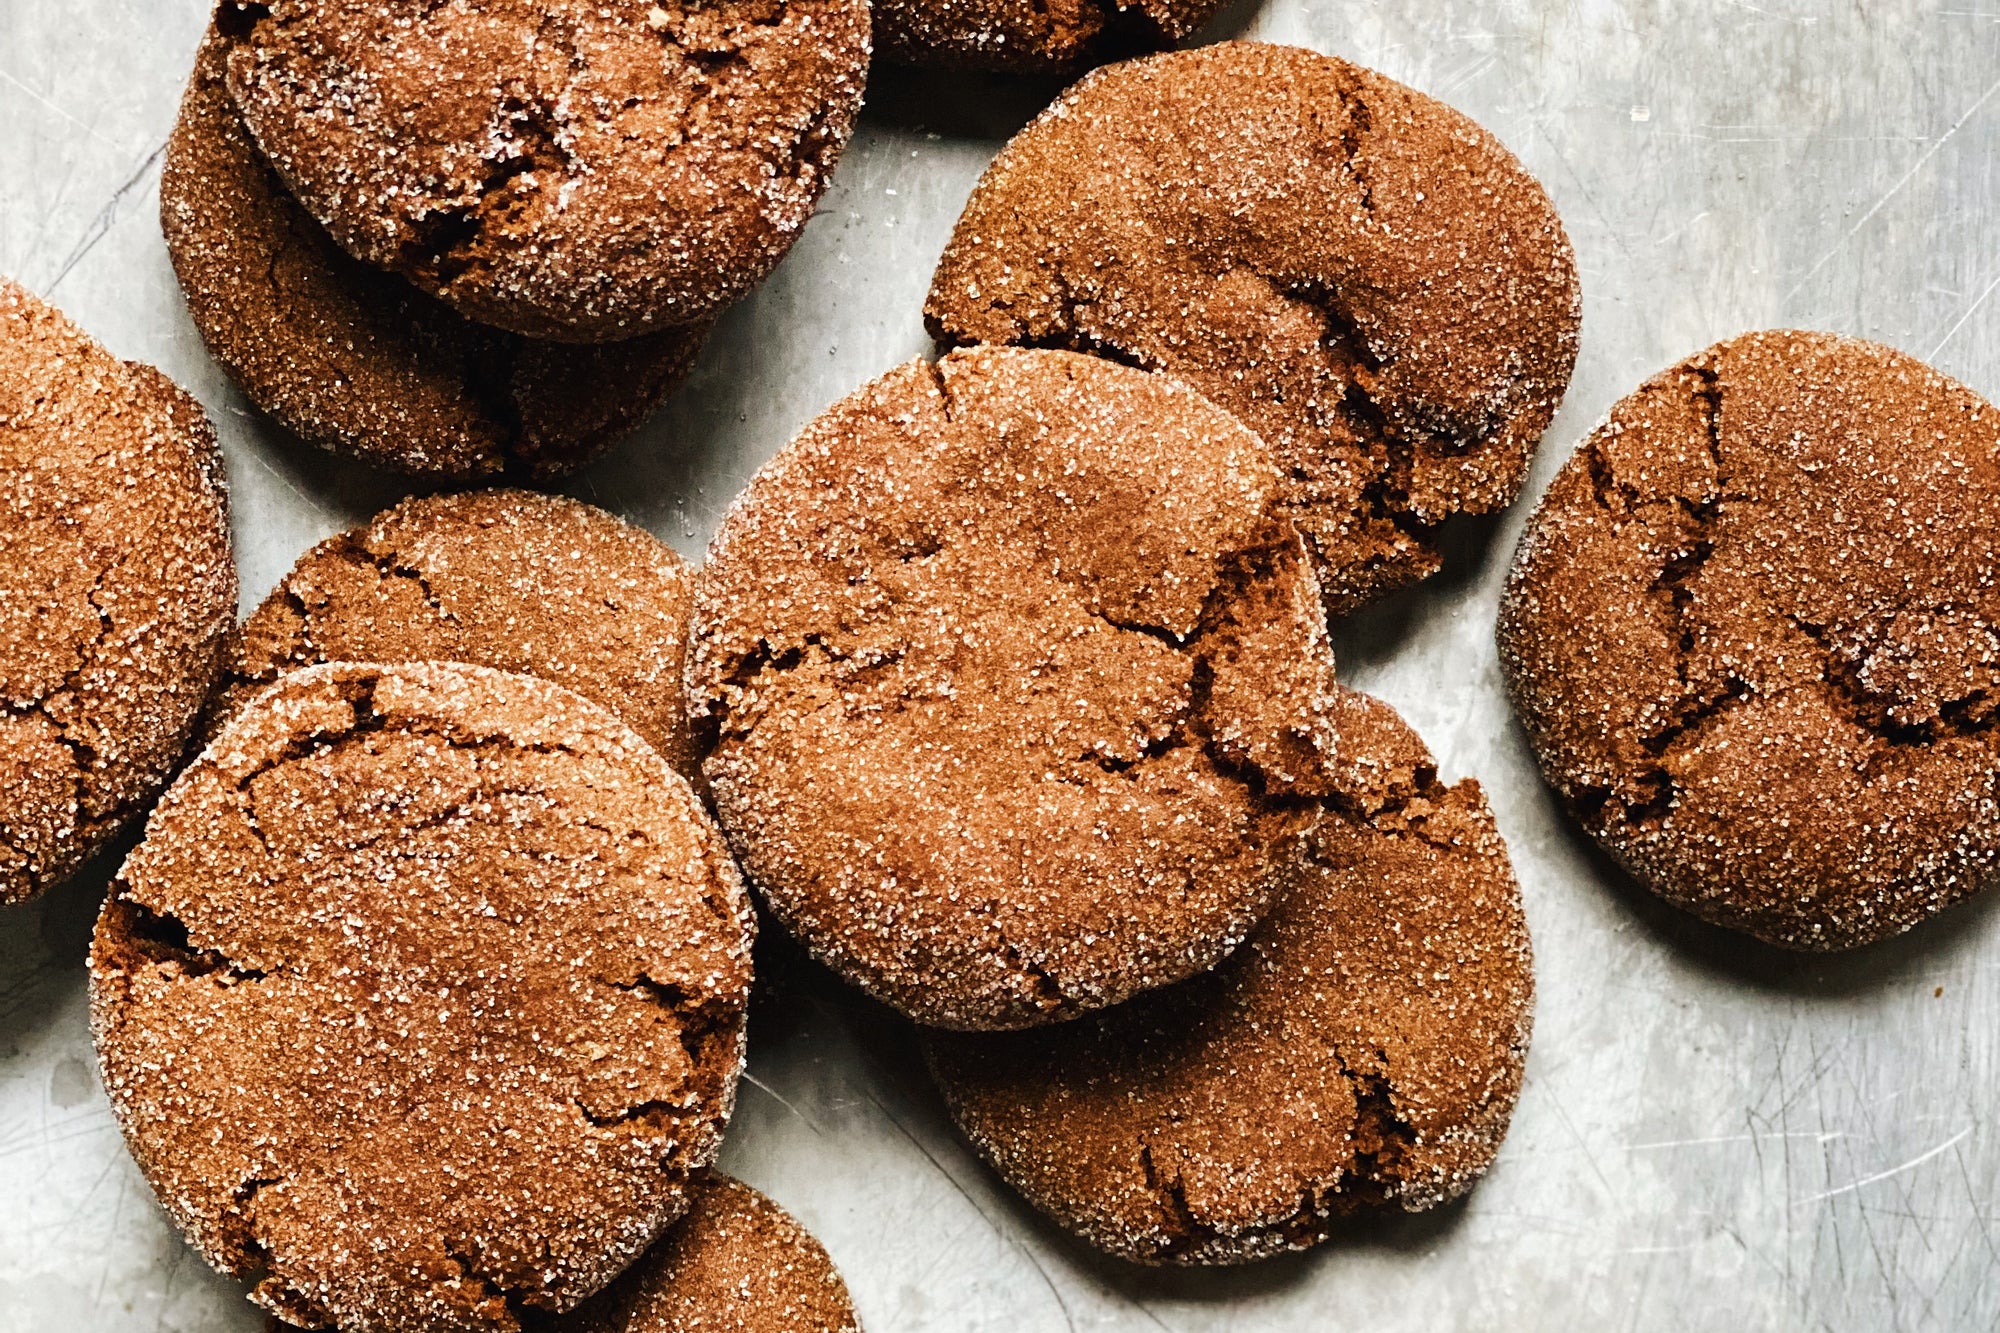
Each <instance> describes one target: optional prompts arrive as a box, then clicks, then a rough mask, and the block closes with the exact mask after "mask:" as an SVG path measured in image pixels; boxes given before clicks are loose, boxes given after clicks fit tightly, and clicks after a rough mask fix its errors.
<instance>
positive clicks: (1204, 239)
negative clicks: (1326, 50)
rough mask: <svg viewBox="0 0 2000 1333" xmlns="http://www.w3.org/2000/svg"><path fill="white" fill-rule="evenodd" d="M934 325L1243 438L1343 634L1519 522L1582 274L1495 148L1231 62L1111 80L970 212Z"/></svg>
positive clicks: (995, 174)
mask: <svg viewBox="0 0 2000 1333" xmlns="http://www.w3.org/2000/svg"><path fill="white" fill-rule="evenodd" d="M925 317H926V320H927V322H928V324H929V326H930V328H931V331H932V333H933V334H934V335H935V336H936V337H937V338H939V339H940V340H941V341H943V342H945V343H947V344H965V343H1013V344H1018V345H1027V346H1039V347H1066V348H1071V349H1074V350H1077V351H1087V352H1094V353H1097V354H1099V355H1102V356H1107V357H1111V358H1113V359H1115V360H1119V361H1124V362H1128V363H1130V364H1134V365H1138V366H1140V367H1143V368H1145V369H1148V370H1161V371H1166V372H1169V373H1171V374H1173V375H1175V376H1177V377H1179V378H1181V379H1183V380H1186V381H1187V382H1188V383H1190V384H1192V385H1193V386H1194V387H1195V388H1197V389H1199V390H1200V391H1201V392H1202V393H1204V394H1206V395H1207V396H1208V397H1209V398H1211V399H1213V400H1214V401H1215V402H1216V403H1218V404H1220V405H1221V406H1223V407H1226V408H1228V409H1229V410H1230V411H1232V412H1234V413H1236V414H1237V415H1238V416H1240V417H1241V418H1242V419H1243V421H1244V422H1245V423H1246V424H1247V425H1249V426H1250V427H1251V428H1252V429H1254V430H1255V431H1257V432H1258V433H1259V434H1260V435H1262V436H1263V437H1264V440H1265V443H1267V444H1268V445H1269V446H1270V447H1271V450H1272V452H1273V453H1274V454H1275V455H1276V457H1277V460H1278V465H1279V467H1280V469H1281V470H1282V471H1283V472H1284V474H1285V478H1286V482H1285V505H1286V512H1287V513H1288V514H1289V515H1290V517H1291V519H1292V521H1293V523H1294V524H1295V525H1296V526H1297V527H1298V529H1299V531H1300V532H1301V533H1302V534H1303V535H1304V537H1305V539H1306V543H1307V545H1308V547H1310V548H1311V550H1312V552H1313V555H1314V560H1315V565H1316V568H1317V570H1318V573H1319V580H1320V585H1321V590H1322V592H1323V593H1324V594H1325V597H1326V603H1327V609H1328V611H1329V612H1330V613H1333V614H1340V613H1342V612H1345V611H1348V610H1351V609H1353V608H1354V607H1356V606H1359V605H1361V604H1362V603H1364V602H1366V601H1368V600H1369V599H1371V598H1373V597H1376V596H1379V595H1381V594H1382V593H1385V592H1389V591H1391V590H1393V589H1396V588H1399V587H1402V586H1404V585H1406V584H1409V583H1412V582H1415V581H1416V580H1418V579H1421V578H1423V577H1425V576H1427V575H1429V574H1431V573H1433V572H1435V571H1436V570H1437V568H1438V566H1439V562H1440V554H1439V551H1438V547H1437V527H1438V525H1439V524H1441V523H1443V522H1444V521H1445V520H1446V519H1448V518H1450V517H1452V516H1453V515H1455V514H1481V513H1490V512H1492V511H1494V510H1497V509H1501V508H1504V507H1505V506H1506V505H1508V504H1510V503H1512V502H1513V499H1514V497H1515V495H1516V494H1517V492H1518V491H1519V489H1520V486H1521V482H1522V479H1523V477H1524V476H1525V475H1526V472H1527V467H1528V461H1529V458H1530V456H1531V455H1532V453H1533V451H1534V448H1535V445H1536V444H1537V442H1538V441H1539V440H1540V439H1541V436H1542V432H1543V431H1544V430H1545V429H1546V428H1547V427H1548V424H1549V421H1550V419H1551V418H1552V417H1553V416H1554V415H1555V411H1556V408H1557V406H1558V405H1559V404H1560V403H1561V401H1562V396H1563V392H1564V390H1565V388H1566V387H1567V386H1568V383H1569V375H1570V370H1571V368H1572V367H1573V366H1574V365H1575V362H1576V353H1577V330H1578V326H1579V323H1580V319H1581V304H1580V295H1579V289H1578V285H1577V274H1576V264H1575V260H1574V257H1573V255H1572V253H1571V250H1570V245H1569V240H1568V238H1567V237H1566V236H1565V235H1564V233H1563V228H1562V223H1561V221H1560V219H1558V218H1557V216H1556V214H1555V210H1554V209H1553V208H1552V207H1551V206H1550V203H1549V200H1548V196H1547V195H1545V194H1544V193H1543V191H1542V188H1541V186H1540V185H1539V184H1537V183H1536V182H1535V180H1534V178H1533V177H1531V176H1529V175H1528V174H1527V172H1526V171H1524V170H1523V169H1522V167H1521V164H1520V163H1519V162H1518V161H1516V160H1515V158H1514V156H1513V155H1512V154H1511V153H1509V152H1508V151H1507V150H1506V149H1505V148H1504V147H1502V146H1501V144H1500V143H1499V141H1498V140H1496V139H1495V138H1494V137H1493V136H1492V135H1490V134H1488V133H1487V132H1486V131H1485V130H1482V129H1481V128H1480V127H1479V126H1477V125H1475V124H1473V123H1472V122H1471V121H1470V120H1468V119H1466V118H1465V117H1464V116H1462V115H1460V114H1459V113H1458V112H1456V111H1453V110H1452V109H1451V108H1449V107H1447V106H1445V105H1444V104H1442V103H1440V102H1436V101H1433V100H1432V99H1430V98H1428V97H1425V96H1423V95H1422V94H1420V93H1417V92H1413V91H1412V90H1410V89H1408V88H1405V87H1404V86H1402V85H1401V84H1399V83H1395V82H1393V81H1391V80H1389V79H1386V78H1384V77H1382V76H1381V75H1379V74H1376V73H1373V72H1372V71H1369V70H1365V69H1360V68H1357V67H1355V66H1353V65H1350V64H1347V63H1346V62H1344V61H1341V60H1337V59H1334V58H1333V57H1330V56H1322V55H1318V54H1315V53H1313V52H1310V51H1303V50H1299V49H1297V48H1293V47H1285V46H1271V45H1266V44H1262V43H1254V42H1224V43H1221V44H1219V45H1215V46H1206V47H1202V48H1200V49H1197V50H1193V51H1181V52H1175V53H1172V54H1168V55H1161V56H1154V57H1149V58H1147V59H1143V60H1135V61H1132V62H1130V63H1127V64H1123V65H1116V66H1113V67H1110V68H1108V69H1103V70H1099V71H1097V72H1096V73H1094V74H1092V75H1090V76H1088V77H1087V78H1085V79H1083V80H1081V81H1080V82H1079V83H1077V84H1076V86H1075V87H1073V88H1071V89H1070V90H1069V92H1067V93H1065V94H1064V95H1063V97H1062V98H1061V99H1060V100H1058V101H1057V102H1056V103H1055V104H1054V105H1053V106H1051V107H1050V108H1049V109H1048V110H1047V111H1045V112H1043V113H1042V115H1041V117H1040V118H1039V119H1037V120H1036V121H1035V122H1034V123H1033V124H1031V125H1029V126H1028V128H1027V129H1025V130H1023V131H1022V132H1021V133H1020V134H1019V135H1017V136H1016V137H1015V138H1014V140H1013V142H1011V143H1010V144H1008V145H1007V147H1006V149H1005V150H1004V151H1002V152H1001V154H1000V155H999V157H997V158H996V159H995V160H994V162H993V164H992V166H991V167H989V168H988V169H987V172H986V175H985V176H984V177H982V178H981V180H980V182H979V185H978V187H977V188H976V189H975V190H974V191H973V195H972V198H971V201H970V202H969V203H968V204H967V205H966V209H965V213H964V214H963V216H961V217H960V219H959V221H958V225H957V227H956V228H955V229H954V231H953V232H952V238H951V243H950V245H949V246H948V247H947V248H946V250H945V253H944V257H943V259H942V261H941V262H940V263H939V265H938V270H937V274H936V276H935V278H934V279H933V281H932V285H931V291H930V296H929V299H928V301H927V302H926V304H925Z"/></svg>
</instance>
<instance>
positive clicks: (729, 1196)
mask: <svg viewBox="0 0 2000 1333" xmlns="http://www.w3.org/2000/svg"><path fill="white" fill-rule="evenodd" d="M271 1327H272V1329H273V1333H288V1330H289V1329H290V1326H289V1325H284V1324H278V1323H273V1324H272V1325H271ZM542 1327H546V1328H547V1329H548V1330H549V1333H694V1331H695V1330H700V1333H860V1329H861V1325H860V1322H859V1321H858V1320H857V1319H856V1318H855V1315H854V1306H853V1304H852V1302H850V1301H849V1299H848V1296H847V1284H846V1283H844V1282H842V1281H841V1280H840V1273H839V1272H838V1271H837V1270H836V1269H835V1268H834V1266H833V1260H832V1259H830V1258H828V1257H827V1253H826V1250H825V1248H824V1247H823V1246H821V1245H820V1243H819V1242H818V1241H817V1240H814V1239H813V1237H812V1236H811V1234H810V1233H808V1232H807V1231H806V1229H805V1228H804V1227H802V1226H800V1225H799V1224H798V1223H797V1222H795V1221H794V1220H792V1216H791V1214H789V1213H787V1212H786V1211H785V1210H784V1209H782V1208H780V1207H779V1206H778V1205H777V1204H775V1203H772V1202H771V1201H770V1200H769V1199H767V1198H765V1197H764V1196H763V1195H761V1194H759V1193H758V1192H757V1191H756V1190H753V1189H751V1188H750V1187H749V1186H748V1185H745V1184H742V1183H740V1182H738V1181H734V1180H731V1179H730V1178H729V1177H727V1176H723V1175H712V1176H710V1177H708V1179H707V1181H706V1182H705V1183H704V1184H702V1185H700V1186H699V1187H697V1188H696V1189H695V1191H694V1203H693V1205H692V1206H690V1207H689V1209H688V1211H687V1215H686V1216H685V1217H683V1218H682V1219H681V1220H680V1221H679V1222H677V1223H676V1224H675V1225H674V1228H673V1230H671V1231H669V1232H668V1233H667V1234H666V1237H665V1239H663V1240H661V1241H660V1242H659V1243H658V1244H657V1245H655V1246H653V1248H652V1249H650V1250H648V1251H646V1253H645V1254H644V1255H642V1256H641V1257H640V1258H639V1260H638V1262H636V1263H634V1264H633V1265H632V1266H631V1267H630V1268H628V1269H626V1270H625V1273H624V1276H622V1277H620V1278H619V1279H618V1280H617V1281H616V1282H614V1283H612V1284H611V1285H610V1286H609V1287H607V1288H605V1289H604V1290H603V1291H602V1292H600V1293H598V1294H597V1295H596V1296H593V1297H591V1298H590V1299H589V1300H588V1301H586V1302H584V1303H583V1304H582V1305H581V1306H579V1307H577V1309H575V1310H574V1311H572V1312H571V1313H569V1314H567V1315H564V1316H562V1317H560V1318H557V1319H554V1320H550V1321H547V1322H546V1323H545V1324H544V1325H542Z"/></svg>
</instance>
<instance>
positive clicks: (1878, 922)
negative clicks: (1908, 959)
mask: <svg viewBox="0 0 2000 1333" xmlns="http://www.w3.org/2000/svg"><path fill="white" fill-rule="evenodd" d="M1996 625H2000V415H1996V413H1995V411H1994V409H1993V408H1992V406H1990V405H1989V404H1988V403H1986V402H1985V401H1984V400H1983V399H1981V398H1979V397H1978V396H1977V395H1976V394H1974V393H1972V392H1971V391H1970V390H1968V389H1966V388H1965V387H1964V386H1962V385H1960V384H1958V383H1956V382H1954V381H1952V380H1950V379H1947V378H1946V377H1944V376H1943V375H1940V374H1938V373H1937V372H1936V371H1933V370H1931V369H1930V368H1929V367H1927V366H1925V365H1923V364H1922V363H1920V362H1918V361H1915V360H1913V359H1911V358H1910V357H1908V356H1905V355H1903V354H1901V353H1899V352H1896V351H1893V350H1892V349H1890V348H1887V347H1882V346H1879V345H1877V344H1873V343H1866V342H1860V341H1857V340H1855V339H1851V338H1840V337H1834V336H1831V335H1827V334H1818V333H1800V332H1794V331H1776V332H1768V333H1756V334H1750V335H1746V336H1745V337H1742V338H1738V339H1735V340H1732V341H1729V342H1724V343H1719V344H1717V345H1716V346H1714V347H1711V348H1709V349H1708V350H1706V351H1704V352H1702V353H1700V354H1698V355H1696V356H1693V357H1690V358H1689V359H1688V360H1686V361H1683V362H1682V363H1680V364H1679V365H1677V366H1674V367H1673V368H1672V369H1670V370H1667V371H1665V372H1663V373H1662V374H1660V375H1658V376H1656V377H1654V378H1653V379H1651V380H1649V381H1647V382H1646V384H1645V385H1643V386H1642V387H1641V388H1640V389H1639V390H1638V391H1637V392H1636V393H1634V394H1633V395H1632V396H1631V397H1629V398H1627V399H1625V400H1624V401H1623V402H1621V403H1619V404H1618V405H1617V406H1616V407H1615V408H1613V409H1612V412H1611V416H1610V418H1609V420H1607V421H1606V422H1605V423H1604V425H1602V426H1601V427H1599V428H1598V430H1597V431H1596V433H1595V434H1593V435H1592V436H1591V437H1590V438H1589V439H1588V440H1587V441H1585V442H1584V444H1583V445H1582V447H1581V448H1579V449H1578V450H1577V452H1576V454H1575V456H1574V457H1572V458H1571V459H1570V460H1569V462H1568V463H1567V464H1565V465H1564V467H1563V469H1562V471H1561V472H1560V473H1558V474H1557V476H1556V479H1555V482H1554V483H1553V484H1552V485H1551V486H1550V488H1549V492H1548V495H1547V496H1546V497H1545V498H1544V499H1543V501H1542V504H1541V507H1540V508H1539V510H1538V511H1537V512H1536V514H1535V517H1534V519H1533V521H1532V522H1531V523H1530V525H1529V527H1528V530H1527V532H1526V533H1525V534H1524V536H1523V537H1522V541H1521V547H1520V551H1519V553H1518V555H1517V558H1516V561H1515V566H1514V570H1513V574H1512V577H1511V578H1510V579H1509V581H1508V584H1507V592H1506V597H1505V600H1504V602H1503V605H1502V610H1501V617H1500V627H1499V639H1500V660H1501V665H1502V667H1503V669H1504V671H1505V674H1506V679H1507V685H1508V690H1509V692H1510V694H1511V695H1512V697H1513V701H1514V706H1515V709H1516V711H1517V712H1518V713H1519V715H1520V718H1521V721H1522V724H1523V725H1524V726H1525V727H1526V728H1527V732H1528V737H1529V739H1530V741H1532V743H1533V744H1534V747H1535V752H1536V754H1537V756H1538V757H1539V759H1540V761H1541V765H1542V771H1543V773H1544V774H1545V775H1546V776H1547V778H1548V780H1549V782H1550V784H1551V785H1553V786H1554V787H1555V789H1556V790H1557V792H1558V793H1560V794H1561V796H1562V798H1563V800H1564V802H1565V803H1566V804H1567V805H1568V806H1569V808H1570V809H1571V810H1572V811H1573V812H1574V813H1575V815H1576V816H1577V818H1578V819H1579V820H1580V821H1581V822H1582V823H1583V825H1584V827H1585V828H1587V829H1588V830H1590V832H1591V834H1592V835H1593V836H1595V837H1596V838H1597V840H1598V841H1599V842H1600V843H1601V844H1603V846H1604V847H1605V848H1606V849H1607V850H1608V851H1609V852H1610V853H1611V854H1612V855H1613V856H1614V857H1616V858H1617V859H1618V860H1619V861H1620V862H1622V863H1623V864H1624V865H1625V867H1626V868H1627V869H1628V870H1629V871H1631V873H1632V874H1633V875H1634V876H1635V877H1636V878H1637V879H1638V880H1639V881H1640V882H1641V883H1643V884H1645V885H1646V886H1647V887H1649V888H1651V889H1652V890H1654V891H1655V892H1656V893H1658V894H1660V895H1661V896H1662V897H1664V898H1666V899H1667V900H1668V901H1670V902H1673V903H1677V904H1679V905H1680V906H1682V907H1685V908H1687V909H1688V910H1690V911H1692V912H1694V913H1696V914H1697V915H1699V916H1702V917H1704V918H1706V919H1708V920H1710V921H1713V922H1715V923H1717V924H1719V925H1723V926H1727V927H1730V928H1732V929H1735V930H1741V931H1746V932H1748V933H1750V934H1752V935H1755V936H1757V937H1759V938H1761V939H1763V940H1766V941H1769V942H1770V943H1773V944H1778V945H1783V946H1785V947H1788V948H1797V949H1843V948H1850V947H1853V946H1855V945H1860V944H1866V943H1868V942H1869V941H1871V940H1877V939H1881V938H1883V937H1885V936H1888V935H1893V934H1896V933H1897V932H1899V931H1902V930H1906V929H1908V928H1909V927H1910V926H1912V925H1914V924H1915V923H1916V922H1918V921H1920V920H1922V919H1924V918H1925V917H1927V916H1930V915H1931V914H1933V913H1935V912H1937V911H1939V910H1940V909H1942V908H1944V907H1945V906H1947V905H1949V904H1950V903H1952V902H1954V901H1956V900H1958V899H1960V898H1963V897H1964V896H1966V895H1967V894H1969V893H1972V892H1974V891H1976V890H1978V889H1980V888H1982V887H1984V886H1985V885H1986V884H1987V883H1989V882H1990V880H1991V879H1992V876H1993V873H1994V865H1995V858H1996V854H2000V804H1996V801H1995V794H1994V787H1995V779H1996V774H2000V733H1996V732H1995V730H1994V721H1995V717H1996V707H2000V630H1996Z"/></svg>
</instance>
